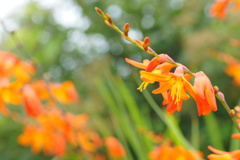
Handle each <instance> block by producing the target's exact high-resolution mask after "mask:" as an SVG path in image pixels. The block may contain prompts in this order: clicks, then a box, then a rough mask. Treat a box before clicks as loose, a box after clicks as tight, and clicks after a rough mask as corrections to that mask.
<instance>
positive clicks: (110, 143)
mask: <svg viewBox="0 0 240 160" xmlns="http://www.w3.org/2000/svg"><path fill="white" fill-rule="evenodd" d="M105 144H106V147H107V150H108V152H109V155H110V156H111V157H113V158H122V157H124V156H125V154H126V153H125V149H124V147H123V146H122V145H121V143H120V142H119V141H118V139H117V138H115V137H107V138H106V139H105Z"/></svg>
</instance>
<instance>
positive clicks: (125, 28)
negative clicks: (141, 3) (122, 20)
mask: <svg viewBox="0 0 240 160" xmlns="http://www.w3.org/2000/svg"><path fill="white" fill-rule="evenodd" d="M129 29H130V24H129V23H126V24H125V25H124V27H123V33H124V35H125V36H126V37H127V36H128V32H129Z"/></svg>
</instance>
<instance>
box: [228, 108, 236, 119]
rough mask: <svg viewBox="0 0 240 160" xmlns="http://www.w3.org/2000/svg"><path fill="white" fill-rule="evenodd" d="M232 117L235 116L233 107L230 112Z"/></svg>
mask: <svg viewBox="0 0 240 160" xmlns="http://www.w3.org/2000/svg"><path fill="white" fill-rule="evenodd" d="M229 115H230V117H235V111H234V110H233V109H231V110H230V112H229Z"/></svg>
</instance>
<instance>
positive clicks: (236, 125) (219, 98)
mask: <svg viewBox="0 0 240 160" xmlns="http://www.w3.org/2000/svg"><path fill="white" fill-rule="evenodd" d="M216 97H217V99H218V100H219V101H220V102H221V103H222V105H223V107H224V108H225V110H226V111H227V112H228V114H229V116H230V117H231V119H232V121H233V123H234V125H235V127H236V128H237V130H238V132H240V127H239V125H238V123H237V120H236V118H235V116H233V115H232V110H231V109H230V107H229V106H228V104H227V102H226V101H225V100H224V99H222V98H221V97H220V96H219V94H216Z"/></svg>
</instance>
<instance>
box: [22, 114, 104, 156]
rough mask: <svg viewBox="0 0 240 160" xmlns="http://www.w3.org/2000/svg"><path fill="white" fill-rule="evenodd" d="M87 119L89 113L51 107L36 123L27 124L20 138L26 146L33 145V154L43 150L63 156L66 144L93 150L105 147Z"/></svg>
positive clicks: (46, 152)
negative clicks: (90, 127)
mask: <svg viewBox="0 0 240 160" xmlns="http://www.w3.org/2000/svg"><path fill="white" fill-rule="evenodd" d="M87 121H88V116H87V115H86V114H79V115H73V114H72V113H69V112H68V113H66V114H63V113H61V112H60V111H59V110H52V111H49V112H47V113H45V114H41V115H40V116H38V117H37V118H36V122H35V123H34V124H30V125H27V126H26V127H25V129H24V133H23V134H22V135H20V136H19V138H18V141H19V143H20V144H21V145H23V146H31V147H32V151H33V152H34V153H38V152H39V151H40V150H41V149H42V150H43V151H44V153H45V154H47V155H48V154H53V155H63V154H64V153H65V151H66V144H67V143H69V144H71V145H73V146H75V147H76V146H79V147H81V148H82V149H83V150H85V151H89V152H93V151H96V150H97V149H98V148H99V147H101V146H102V140H101V138H100V137H99V135H98V134H97V133H95V132H93V131H91V130H90V129H89V128H88V126H87Z"/></svg>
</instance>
